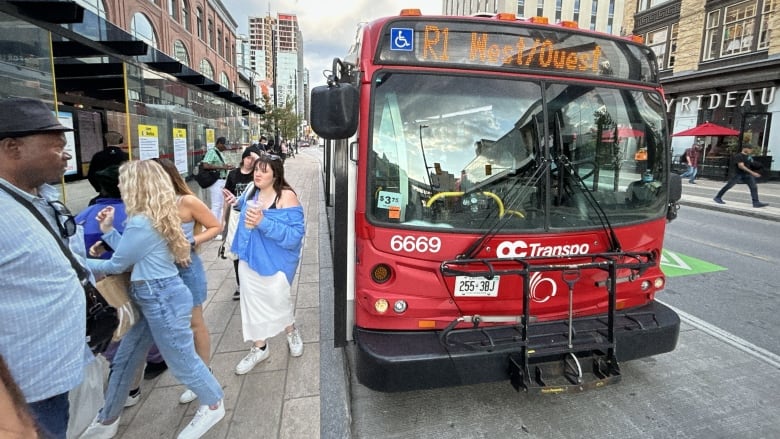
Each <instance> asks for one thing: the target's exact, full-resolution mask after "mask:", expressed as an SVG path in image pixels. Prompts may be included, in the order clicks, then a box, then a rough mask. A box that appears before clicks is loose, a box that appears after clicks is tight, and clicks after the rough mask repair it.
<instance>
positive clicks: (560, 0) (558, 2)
mask: <svg viewBox="0 0 780 439" xmlns="http://www.w3.org/2000/svg"><path fill="white" fill-rule="evenodd" d="M562 8H563V0H555V22H556V23H560V22H561V9H562Z"/></svg>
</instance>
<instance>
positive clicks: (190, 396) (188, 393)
mask: <svg viewBox="0 0 780 439" xmlns="http://www.w3.org/2000/svg"><path fill="white" fill-rule="evenodd" d="M196 399H198V395H196V394H195V392H193V391H192V390H190V389H187V390H185V391H184V393H182V394H181V396H180V397H179V404H188V403H191V402H192V401H195V400H196Z"/></svg>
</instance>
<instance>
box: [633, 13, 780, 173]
mask: <svg viewBox="0 0 780 439" xmlns="http://www.w3.org/2000/svg"><path fill="white" fill-rule="evenodd" d="M625 8H626V15H625V20H624V22H623V28H624V29H626V30H627V31H628V32H629V33H633V34H636V35H640V36H642V37H644V39H645V43H646V44H648V45H649V46H650V47H651V48H652V49H653V51H654V52H655V53H656V55H657V57H658V67H659V70H660V72H661V78H662V79H661V82H662V84H663V86H664V91H665V97H666V105H667V114H668V119H669V127H670V130H671V132H672V133H676V132H679V131H682V130H685V129H687V128H691V127H694V126H696V125H698V124H700V123H703V122H713V123H717V124H719V125H723V126H726V127H729V128H732V129H735V130H738V131H739V132H740V135H739V136H732V137H703V138H702V139H703V140H704V141H705V143H706V144H707V145H708V148H707V151H708V153H709V154H710V157H711V160H708V162H707V163H705V169H704V174H705V176H706V175H707V174H708V173H709V174H711V175H712V176H713V177H717V176H718V175H720V174H721V173H722V172H723V166H724V165H723V162H725V161H727V160H726V159H727V157H728V156H729V155H730V154H731V152H732V151H734V149H735V148H738V147H739V145H741V144H742V143H748V142H749V143H752V144H753V145H754V146H755V147H756V148H755V150H754V153H755V154H756V155H763V156H772V155H773V154H776V153H777V152H780V151H774V149H777V148H780V146H778V145H780V98H778V95H777V93H776V89H777V86H778V84H780V40H778V38H777V36H778V35H777V33H778V31H779V30H778V29H780V28H779V26H780V2H778V1H777V0H721V1H702V0H670V1H662V0H628V1H627V2H626V4H625ZM773 33H774V34H775V37H774V38H772V35H773ZM696 140H697V139H695V138H692V137H672V147H673V150H674V154H677V155H679V154H680V153H682V151H684V150H685V148H687V147H689V146H690V145H691V144H692V143H693V142H694V141H696ZM772 168H773V170H775V171H777V170H778V169H780V167H778V166H772Z"/></svg>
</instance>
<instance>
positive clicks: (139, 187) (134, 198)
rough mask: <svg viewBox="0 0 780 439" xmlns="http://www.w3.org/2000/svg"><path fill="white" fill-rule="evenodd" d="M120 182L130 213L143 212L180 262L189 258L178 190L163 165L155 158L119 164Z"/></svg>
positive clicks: (126, 207)
mask: <svg viewBox="0 0 780 439" xmlns="http://www.w3.org/2000/svg"><path fill="white" fill-rule="evenodd" d="M119 185H120V190H121V192H122V200H123V201H124V203H125V211H126V212H127V216H132V215H139V214H140V215H144V216H146V217H147V218H149V220H150V221H151V222H152V227H154V229H155V230H157V232H159V233H160V235H162V237H163V239H165V241H166V242H167V243H168V249H170V251H171V253H173V257H174V259H175V260H176V263H178V264H186V263H189V261H190V243H189V241H188V240H187V238H186V237H185V236H184V231H183V230H182V228H181V219H180V218H179V213H178V209H177V208H176V193H175V192H174V190H173V186H172V185H171V178H170V176H168V173H167V172H165V170H164V169H163V167H162V166H161V165H160V164H159V163H157V162H154V161H152V160H133V161H129V162H125V163H124V164H122V165H121V166H120V167H119Z"/></svg>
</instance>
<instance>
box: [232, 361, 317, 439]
mask: <svg viewBox="0 0 780 439" xmlns="http://www.w3.org/2000/svg"><path fill="white" fill-rule="evenodd" d="M245 377H246V378H245V380H244V384H243V386H242V388H241V392H240V394H239V397H238V402H237V404H236V409H235V410H234V411H233V416H232V418H231V419H230V428H229V430H228V435H229V437H231V438H275V437H278V431H279V424H280V422H281V415H282V404H283V401H284V379H285V371H283V370H280V371H272V372H265V373H258V374H247V375H245ZM315 437H316V436H315Z"/></svg>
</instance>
